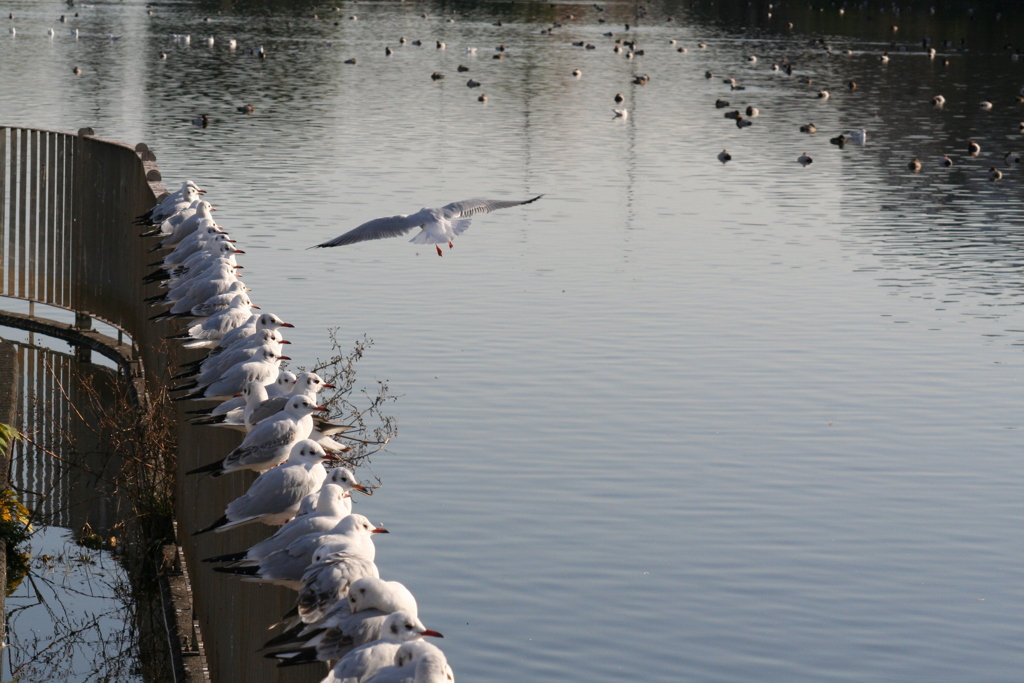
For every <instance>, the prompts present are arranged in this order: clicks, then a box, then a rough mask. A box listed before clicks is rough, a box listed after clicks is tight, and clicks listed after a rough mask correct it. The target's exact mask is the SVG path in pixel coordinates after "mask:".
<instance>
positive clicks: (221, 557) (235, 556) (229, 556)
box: [202, 550, 249, 562]
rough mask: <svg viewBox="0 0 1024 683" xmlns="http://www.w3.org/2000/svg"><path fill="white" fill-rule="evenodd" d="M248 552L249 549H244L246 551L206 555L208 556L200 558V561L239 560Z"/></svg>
mask: <svg viewBox="0 0 1024 683" xmlns="http://www.w3.org/2000/svg"><path fill="white" fill-rule="evenodd" d="M248 554H249V551H248V550H246V551H244V552H241V553H228V554H227V555H217V556H215V557H208V558H206V559H205V560H202V561H203V562H238V561H239V560H244V559H245V556H246V555H248Z"/></svg>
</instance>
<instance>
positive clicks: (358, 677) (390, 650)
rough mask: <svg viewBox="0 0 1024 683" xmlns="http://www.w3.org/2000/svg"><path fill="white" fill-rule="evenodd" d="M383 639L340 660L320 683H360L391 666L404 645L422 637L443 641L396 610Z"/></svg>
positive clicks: (434, 633) (386, 625)
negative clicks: (431, 637) (358, 682)
mask: <svg viewBox="0 0 1024 683" xmlns="http://www.w3.org/2000/svg"><path fill="white" fill-rule="evenodd" d="M382 631H383V632H384V634H385V635H384V637H383V638H381V639H380V640H375V641H373V642H372V643H366V644H365V645H360V646H359V647H357V648H356V649H354V650H352V651H351V652H349V653H348V654H347V655H345V656H344V657H342V658H341V659H340V660H339V661H338V663H337V664H335V665H334V668H332V669H331V672H330V673H329V674H327V678H325V679H324V680H323V681H322V682H321V683H355V682H357V681H362V680H365V679H367V678H369V677H370V676H372V675H373V674H374V673H376V672H377V670H378V669H382V668H384V667H386V666H391V665H392V664H394V662H395V655H396V654H397V653H398V650H399V648H400V647H402V644H403V643H406V642H409V641H410V640H417V639H419V638H422V637H423V636H434V637H435V638H442V637H443V636H442V635H441V634H440V633H438V632H437V631H431V630H428V629H427V628H426V627H425V626H423V622H421V621H420V620H419V619H418V618H416V617H414V616H412V615H411V614H408V613H407V612H405V611H402V610H399V611H398V612H395V613H394V614H392V615H390V616H389V617H388V618H387V620H386V621H385V622H384V627H383V629H382Z"/></svg>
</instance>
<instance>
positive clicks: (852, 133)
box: [705, 40, 1024, 181]
mask: <svg viewBox="0 0 1024 683" xmlns="http://www.w3.org/2000/svg"><path fill="white" fill-rule="evenodd" d="M924 44H925V45H927V40H926V41H924ZM928 49H929V54H930V55H931V56H932V57H933V58H934V56H935V50H934V48H928ZM828 54H829V55H830V54H831V53H828ZM882 57H883V59H882V61H883V62H888V59H889V57H888V53H885V54H884V55H882ZM747 61H748V62H751V61H755V60H752V59H751V58H750V57H748V58H747ZM780 64H781V66H780ZM771 68H772V70H773V71H782V72H785V73H787V74H792V68H793V65H792V64H791V63H790V62H788V60H785V59H784V60H782V61H781V63H776V64H773V65H772V67H771ZM705 78H707V79H711V78H714V74H713V73H712V72H711V71H707V72H706V73H705ZM802 78H803V82H804V83H805V84H807V85H810V84H811V83H812V79H811V78H810V77H809V76H804V77H802ZM724 82H725V83H726V84H728V85H729V86H730V87H731V89H732V90H744V89H745V88H744V87H743V86H741V85H738V83H737V82H736V79H735V78H726V79H724ZM847 89H848V90H849V91H851V92H852V91H854V90H856V89H857V83H856V82H855V81H849V82H848V83H847ZM830 97H831V94H830V92H829V91H828V90H820V91H818V93H817V95H816V99H819V100H827V99H829V98H830ZM1017 101H1018V103H1024V87H1022V88H1021V90H1020V96H1019V97H1018V98H1017ZM931 104H932V106H933V107H935V108H937V109H941V108H943V107H944V106H945V105H946V98H945V97H944V96H943V95H941V94H939V95H935V96H934V97H932V98H931ZM728 106H729V102H728V101H727V100H724V99H722V98H718V99H716V100H715V107H716V108H718V109H723V108H725V107H728ZM993 108H994V105H993V104H992V103H991V102H989V101H987V100H986V101H982V102H981V103H980V104H979V109H981V111H992V109H993ZM759 114H760V111H759V110H758V109H756V108H755V107H753V105H748V106H747V116H748V117H750V118H753V117H755V116H758V115H759ZM725 118H728V119H734V120H735V121H736V126H737V127H738V128H745V127H749V126H750V125H752V122H751V121H750V120H749V118H748V119H745V118H743V115H742V114H741V113H740V111H739V110H734V111H731V112H726V113H725ZM800 132H801V133H807V134H809V135H813V134H815V133H817V132H818V127H817V126H816V125H814V123H806V124H802V125H800ZM1018 132H1019V133H1022V134H1024V122H1021V123H1020V124H1019V128H1018ZM866 141H867V131H866V130H864V129H859V130H847V131H845V132H843V133H840V134H839V135H837V136H835V137H832V138H830V139H829V142H830V143H831V144H833V145H836V146H838V147H839V148H842V147H843V146H845V145H846V144H847V143H855V144H861V145H863V144H865V142H866ZM980 152H981V146H980V145H979V144H978V143H977V142H975V141H974V140H969V141H968V143H967V154H968V155H969V156H971V157H977V156H978V155H979V154H980ZM732 158H733V157H732V155H731V154H730V153H729V151H728V150H727V149H723V150H722V151H721V152H720V153H719V154H718V160H719V161H720V162H721V163H723V164H726V163H728V162H729V161H732ZM1003 160H1004V163H1005V164H1006V165H1007V166H1010V167H1014V166H1018V165H1019V164H1020V156H1019V155H1017V154H1015V153H1012V152H1007V153H1006V154H1005V155H1004V156H1003ZM813 161H814V160H813V159H812V158H811V156H810V155H809V154H808V153H807V152H803V153H802V154H801V155H800V156H799V157H798V158H797V162H798V163H800V165H802V166H808V165H810V164H811V163H813ZM938 165H939V166H941V167H944V168H949V167H951V166H952V165H953V161H952V159H950V158H949V155H948V154H944V155H942V157H941V158H940V159H939V162H938ZM923 167H924V166H923V164H922V163H921V160H920V159H919V158H918V157H914V158H913V159H912V160H911V161H910V162H909V163H908V164H907V168H908V170H910V171H911V172H913V173H920V172H921V170H922V168H923ZM1002 178H1003V173H1002V171H1000V170H999V169H998V168H996V167H995V166H991V167H989V171H988V179H989V180H992V181H996V180H1001V179H1002Z"/></svg>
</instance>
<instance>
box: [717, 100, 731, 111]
mask: <svg viewBox="0 0 1024 683" xmlns="http://www.w3.org/2000/svg"><path fill="white" fill-rule="evenodd" d="M728 106H729V102H728V100H723V99H721V98H719V99H717V100H715V107H716V108H717V109H725V108H726V107H728Z"/></svg>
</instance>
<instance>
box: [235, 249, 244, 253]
mask: <svg viewBox="0 0 1024 683" xmlns="http://www.w3.org/2000/svg"><path fill="white" fill-rule="evenodd" d="M235 253H236V254H244V253H245V252H244V251H242V250H241V249H235Z"/></svg>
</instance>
